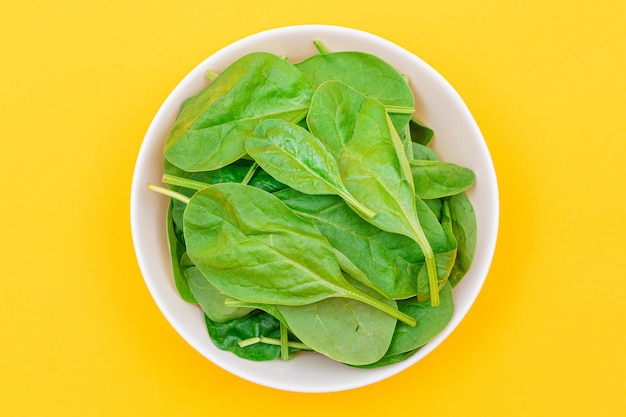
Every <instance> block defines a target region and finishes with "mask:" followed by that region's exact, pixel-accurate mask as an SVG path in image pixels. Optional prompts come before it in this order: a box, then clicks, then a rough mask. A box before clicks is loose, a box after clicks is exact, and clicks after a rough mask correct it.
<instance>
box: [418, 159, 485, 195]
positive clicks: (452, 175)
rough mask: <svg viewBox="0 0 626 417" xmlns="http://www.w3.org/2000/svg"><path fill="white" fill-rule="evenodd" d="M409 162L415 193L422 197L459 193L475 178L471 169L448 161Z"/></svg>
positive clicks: (472, 182)
mask: <svg viewBox="0 0 626 417" xmlns="http://www.w3.org/2000/svg"><path fill="white" fill-rule="evenodd" d="M409 164H410V166H411V173H412V174H413V183H414V184H415V194H416V195H417V196H418V197H419V198H423V199H432V198H441V197H447V196H451V195H454V194H458V193H461V192H463V191H465V190H467V189H468V188H470V187H471V186H472V185H473V184H474V181H475V180H476V176H475V175H474V172H473V171H472V170H471V169H469V168H465V167H462V166H459V165H456V164H453V163H450V162H441V161H423V160H412V161H410V162H409Z"/></svg>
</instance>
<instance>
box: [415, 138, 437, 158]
mask: <svg viewBox="0 0 626 417" xmlns="http://www.w3.org/2000/svg"><path fill="white" fill-rule="evenodd" d="M413 159H418V160H423V161H439V157H438V156H437V154H436V153H435V151H434V150H432V149H431V148H429V147H428V146H425V145H420V144H419V143H415V142H413Z"/></svg>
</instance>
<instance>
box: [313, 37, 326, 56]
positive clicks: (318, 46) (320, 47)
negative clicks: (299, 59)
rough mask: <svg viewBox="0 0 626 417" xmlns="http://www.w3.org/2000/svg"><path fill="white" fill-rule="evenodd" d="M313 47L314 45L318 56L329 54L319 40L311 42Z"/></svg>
mask: <svg viewBox="0 0 626 417" xmlns="http://www.w3.org/2000/svg"><path fill="white" fill-rule="evenodd" d="M313 45H315V48H316V49H317V51H318V52H319V53H320V54H327V53H330V51H329V50H328V49H326V47H325V46H324V44H323V43H322V41H320V40H315V41H313Z"/></svg>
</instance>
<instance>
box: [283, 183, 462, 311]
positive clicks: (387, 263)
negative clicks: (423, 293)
mask: <svg viewBox="0 0 626 417" xmlns="http://www.w3.org/2000/svg"><path fill="white" fill-rule="evenodd" d="M274 195H275V196H276V197H278V198H280V199H281V200H282V201H283V202H284V203H285V204H286V205H287V206H289V207H290V208H291V209H292V210H294V211H296V212H297V213H298V214H300V215H301V216H304V217H306V218H307V219H309V220H311V221H312V222H313V223H314V224H315V226H317V228H318V229H319V231H320V232H321V233H322V234H323V235H324V236H325V237H326V238H327V239H328V241H329V242H330V244H331V245H332V246H333V247H334V248H336V249H337V250H338V251H340V252H341V253H342V254H343V255H344V256H345V257H347V258H348V259H349V260H350V261H351V262H352V263H353V264H354V265H355V266H356V267H357V268H359V269H360V270H361V271H364V272H365V273H366V275H367V278H368V279H367V282H365V281H364V280H362V279H359V278H358V277H357V276H354V275H353V276H352V277H353V278H355V279H358V280H359V281H360V282H363V283H364V284H365V285H368V286H371V287H373V288H375V289H376V290H377V291H378V292H380V293H381V294H384V295H385V296H386V297H388V298H391V299H403V298H409V297H413V296H415V295H416V292H417V277H418V274H419V273H420V271H421V270H422V269H425V264H424V255H423V253H422V251H421V249H420V247H419V245H417V243H416V242H415V241H413V240H412V239H410V238H409V237H407V236H404V235H400V234H397V233H390V232H385V231H383V230H381V229H379V228H378V227H375V226H374V225H372V224H371V223H369V222H367V221H365V220H364V219H362V218H361V217H360V216H358V215H357V214H356V213H355V212H354V211H353V210H351V209H350V208H349V207H348V206H347V205H346V204H345V203H344V202H343V201H342V200H341V199H340V198H338V197H336V196H311V195H307V194H303V193H300V192H298V191H295V190H291V189H286V190H282V191H280V192H277V193H275V194H274ZM416 207H419V208H418V212H419V213H420V217H421V218H422V219H423V222H422V225H423V227H424V231H425V233H426V236H427V238H428V239H429V242H430V244H431V247H432V248H433V251H435V252H436V253H437V252H444V253H445V252H448V251H450V250H451V249H454V248H455V246H454V245H453V244H452V245H451V243H450V241H449V240H448V236H447V235H446V234H445V233H444V231H443V229H442V227H441V225H440V224H439V221H438V219H437V218H436V217H435V216H434V214H433V213H432V212H431V211H430V209H429V208H428V206H426V205H425V204H424V203H423V202H421V201H416ZM344 271H345V272H348V273H350V271H349V270H347V269H345V268H344ZM445 275H447V271H446V273H445ZM443 277H444V272H443V271H442V276H441V278H443ZM442 283H443V282H440V284H442Z"/></svg>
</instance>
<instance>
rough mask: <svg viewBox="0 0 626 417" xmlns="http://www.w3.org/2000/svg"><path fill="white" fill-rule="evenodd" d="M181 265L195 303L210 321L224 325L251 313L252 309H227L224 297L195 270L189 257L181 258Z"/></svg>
mask: <svg viewBox="0 0 626 417" xmlns="http://www.w3.org/2000/svg"><path fill="white" fill-rule="evenodd" d="M181 264H182V265H183V268H184V269H183V272H184V274H185V277H187V282H188V283H189V288H190V290H191V293H192V294H193V296H194V298H195V299H196V300H197V303H198V304H199V305H200V308H202V311H204V314H206V315H207V317H209V318H210V319H211V320H212V321H214V322H217V323H224V322H226V321H229V320H232V319H237V318H240V317H244V316H246V315H248V314H249V313H251V312H252V311H253V310H254V309H253V308H246V307H228V306H226V304H225V301H226V298H227V297H226V295H225V294H224V293H222V292H220V291H219V290H218V289H217V288H215V287H214V286H213V285H212V284H211V283H210V282H209V281H208V280H207V279H206V277H205V276H204V275H202V273H201V272H200V271H199V270H198V268H196V266H195V265H193V263H191V260H189V257H187V256H185V257H183V259H182V261H181Z"/></svg>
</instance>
